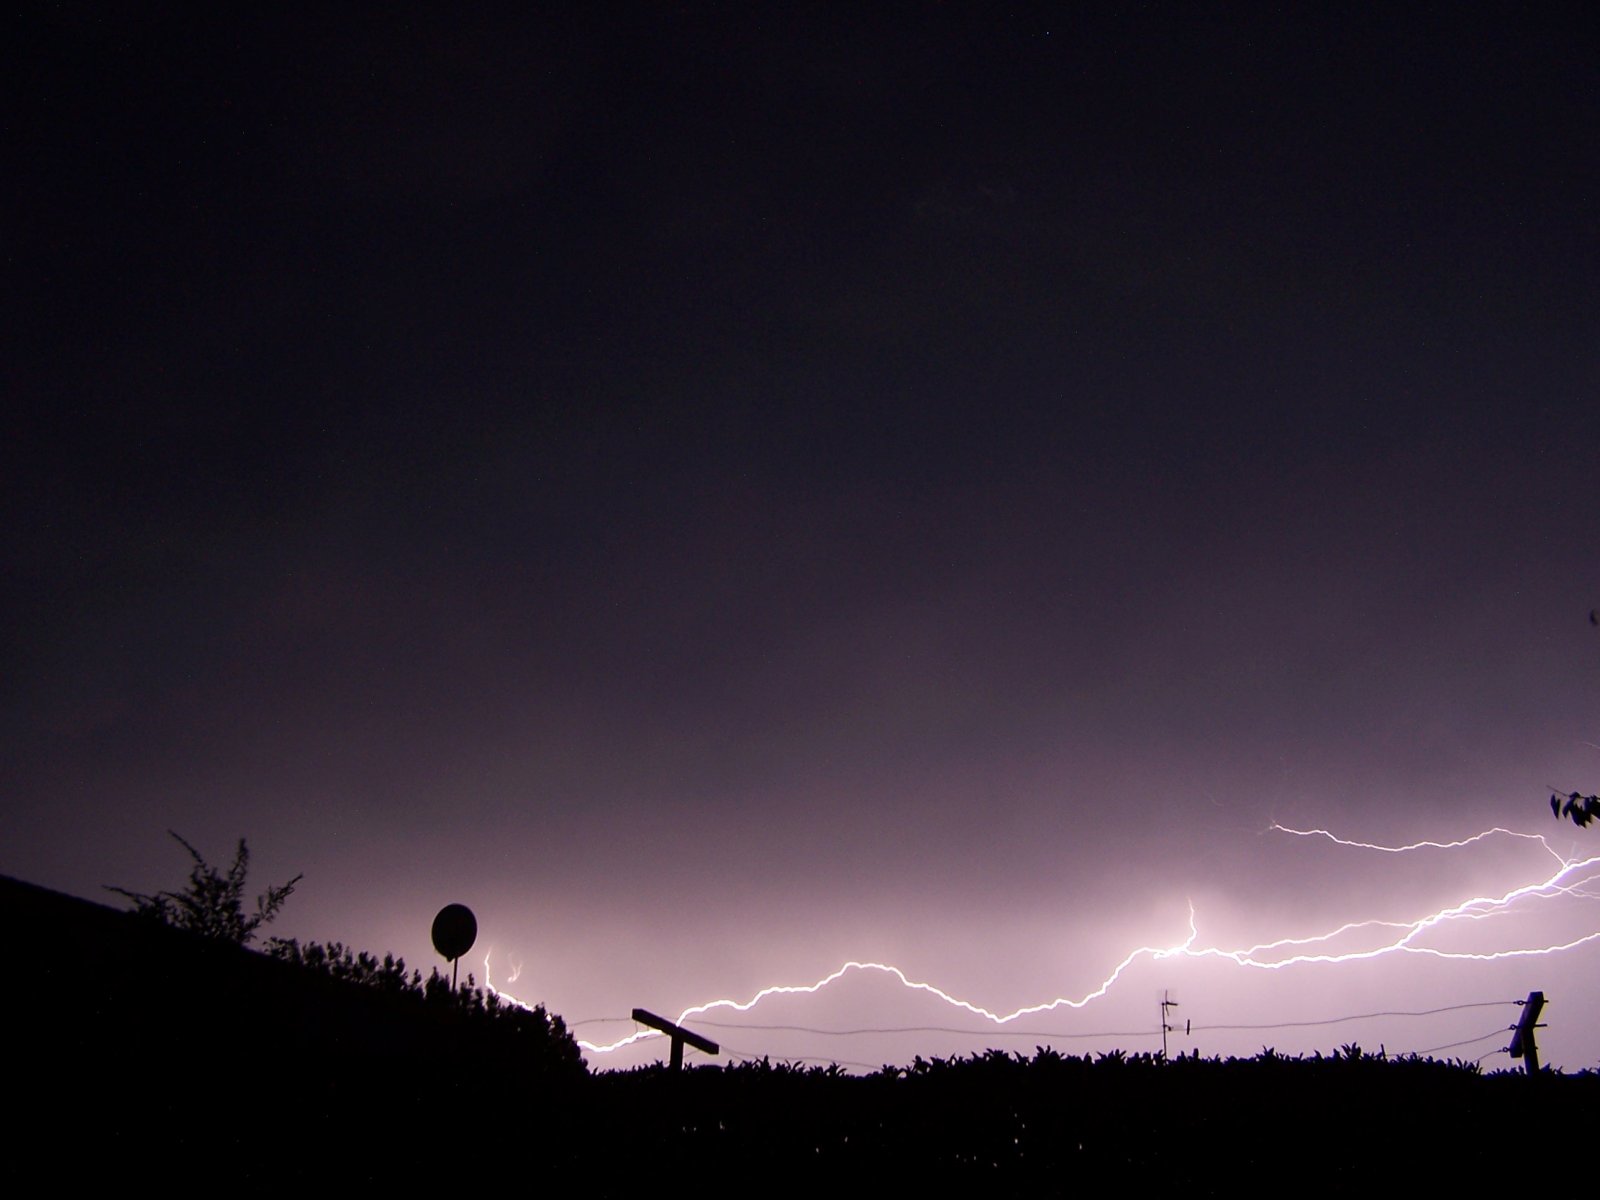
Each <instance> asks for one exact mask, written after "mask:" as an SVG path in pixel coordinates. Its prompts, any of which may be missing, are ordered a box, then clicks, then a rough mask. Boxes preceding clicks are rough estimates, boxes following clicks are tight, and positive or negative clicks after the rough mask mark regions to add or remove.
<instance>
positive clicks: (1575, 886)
mask: <svg viewBox="0 0 1600 1200" xmlns="http://www.w3.org/2000/svg"><path fill="white" fill-rule="evenodd" d="M1272 829H1274V830H1276V831H1278V832H1281V833H1288V834H1293V835H1295V836H1297V837H1323V838H1326V839H1328V840H1329V841H1332V842H1335V843H1337V844H1338V845H1341V846H1348V847H1352V848H1354V849H1360V850H1375V851H1379V852H1382V853H1386V854H1401V853H1406V852H1410V851H1420V850H1454V849H1459V848H1461V847H1464V846H1470V845H1472V844H1474V843H1476V842H1481V841H1483V840H1485V839H1486V838H1489V837H1493V836H1496V835H1503V836H1507V837H1514V838H1523V839H1526V840H1529V841H1536V842H1538V843H1539V844H1540V845H1541V846H1542V847H1543V848H1544V849H1545V850H1546V851H1547V852H1548V853H1549V854H1550V855H1551V856H1552V857H1554V858H1555V859H1556V861H1557V863H1559V864H1560V866H1559V869H1558V870H1557V871H1556V872H1555V873H1554V874H1553V875H1551V876H1549V877H1548V878H1546V879H1543V880H1541V881H1539V882H1536V883H1531V884H1526V885H1524V886H1522V887H1517V888H1512V889H1510V890H1509V891H1506V892H1504V893H1502V894H1500V895H1497V896H1474V897H1472V898H1470V899H1467V900H1463V901H1461V902H1460V903H1458V904H1454V905H1451V906H1449V907H1447V908H1443V909H1439V910H1438V911H1436V912H1433V913H1429V914H1428V915H1426V916H1424V917H1420V918H1416V919H1414V920H1409V921H1395V920H1386V919H1377V918H1374V919H1370V920H1366V921H1351V922H1346V923H1345V924H1343V925H1340V926H1338V927H1337V928H1336V929H1333V930H1331V931H1329V932H1327V933H1321V934H1315V935H1312V936H1309V937H1301V938H1280V939H1278V940H1277V941H1272V942H1262V943H1258V944H1257V945H1254V946H1250V947H1246V948H1244V949H1233V950H1229V949H1224V948H1222V947H1219V946H1208V947H1198V948H1197V947H1196V945H1195V943H1196V941H1197V940H1198V939H1199V929H1198V925H1197V922H1196V917H1195V911H1194V906H1193V904H1191V905H1190V906H1189V934H1188V936H1187V937H1186V938H1184V939H1183V940H1182V941H1180V942H1178V943H1176V944H1174V945H1171V946H1141V947H1139V948H1138V949H1137V950H1133V951H1131V952H1129V954H1128V955H1127V956H1126V957H1125V958H1124V959H1123V960H1122V961H1121V962H1120V963H1118V964H1117V965H1116V967H1115V968H1114V969H1113V970H1112V971H1111V973H1110V974H1109V975H1107V976H1106V977H1105V979H1104V980H1102V981H1101V983H1100V984H1099V985H1098V986H1097V987H1095V988H1093V989H1092V990H1091V991H1089V992H1087V993H1085V994H1084V995H1082V996H1080V997H1078V998H1077V999H1072V998H1070V997H1065V996H1058V997H1056V998H1055V999H1053V1000H1049V1001H1046V1002H1044V1003H1041V1004H1031V1005H1026V1006H1024V1007H1022V1008H1018V1009H1015V1010H1013V1011H1012V1012H1008V1013H997V1012H993V1011H991V1010H990V1009H987V1008H985V1007H983V1006H982V1005H979V1004H975V1003H973V1002H972V1001H970V1000H964V999H962V998H960V997H958V996H954V995H952V994H950V993H949V992H946V991H945V990H943V989H942V988H939V987H937V986H935V985H934V984H932V983H928V982H925V981H923V980H916V979H912V978H911V977H909V976H908V975H907V974H906V973H905V972H904V971H902V970H901V969H900V968H899V967H896V966H894V965H892V964H889V963H880V962H859V961H854V960H852V961H850V962H847V963H845V964H844V965H843V966H841V967H839V968H838V969H837V970H835V971H834V972H832V973H831V974H829V975H825V976H823V977H822V978H821V979H818V980H816V981H815V982H814V983H807V984H774V985H771V986H769V987H764V988H762V989H761V990H759V991H757V992H756V993H755V994H754V995H752V996H750V997H749V999H746V1000H735V999H719V1000H710V1001H707V1002H706V1003H703V1004H697V1005H693V1006H691V1007H689V1008H686V1009H684V1010H683V1012H682V1013H680V1014H679V1016H678V1021H677V1023H678V1024H683V1023H684V1022H685V1021H686V1020H688V1019H689V1018H691V1017H695V1016H701V1015H703V1014H705V1013H708V1012H712V1011H714V1010H717V1009H729V1010H732V1011H734V1012H749V1011H750V1010H751V1009H753V1008H754V1007H755V1006H756V1005H758V1004H760V1003H761V1002H762V1001H763V1000H766V999H767V998H769V997H771V996H794V995H813V994H815V993H817V992H820V991H822V990H823V989H824V988H827V987H829V986H830V985H832V984H834V983H836V982H838V981H839V980H841V979H843V978H844V977H845V976H847V975H850V974H852V973H858V972H876V973H880V974H884V975H889V976H891V977H893V978H894V979H895V980H897V981H898V982H899V983H900V985H901V986H902V987H904V988H906V989H907V990H910V991H916V992H925V993H927V994H929V995H931V996H934V997H936V998H938V999H939V1000H942V1001H943V1002H944V1003H946V1004H948V1005H950V1006H951V1007H953V1008H957V1009H960V1010H962V1011H964V1012H967V1013H970V1014H972V1015H973V1016H976V1017H981V1018H983V1019H984V1020H986V1021H989V1022H991V1023H992V1024H995V1025H1006V1024H1009V1023H1010V1022H1012V1021H1015V1020H1017V1019H1018V1018H1019V1017H1024V1016H1034V1015H1037V1014H1040V1013H1047V1012H1052V1011H1055V1010H1057V1009H1061V1008H1071V1009H1081V1008H1083V1007H1085V1006H1086V1005H1088V1004H1090V1003H1092V1002H1093V1001H1095V1000H1098V999H1100V998H1101V997H1103V996H1104V995H1106V993H1107V992H1109V991H1110V990H1111V988H1112V987H1113V985H1115V984H1116V982H1117V980H1118V979H1119V978H1121V976H1122V975H1123V973H1124V972H1125V971H1127V969H1128V968H1129V967H1130V966H1132V965H1133V964H1134V963H1135V962H1137V961H1138V960H1140V959H1142V958H1149V959H1151V960H1152V961H1160V960H1163V959H1171V958H1197V959H1204V958H1213V959H1225V960H1227V961H1229V962H1232V963H1235V964H1236V965H1238V966H1241V967H1251V968H1255V969H1257V970H1267V971H1278V970H1282V969H1283V968H1285V967H1291V966H1300V965H1307V964H1313V963H1315V964H1325V963H1346V962H1359V961H1364V960H1369V959H1375V958H1380V957H1383V956H1385V955H1390V954H1417V955H1425V956H1429V957H1434V958H1444V959H1460V960H1469V961H1479V962H1488V961H1495V960H1500V959H1512V958H1523V957H1530V956H1537V955H1549V954H1557V953H1561V952H1563V951H1567V950H1572V949H1575V948H1577V947H1579V946H1583V945H1586V944H1589V943H1592V942H1596V941H1600V930H1596V931H1595V932H1592V933H1588V934H1584V935H1582V936H1579V937H1575V938H1572V939H1570V940H1568V941H1565V942H1561V943H1557V944H1552V945H1545V946H1530V947H1515V948H1511V949H1504V950H1493V951H1465V950H1444V949H1440V948H1437V947H1434V946H1426V945H1418V944H1417V941H1418V939H1419V938H1421V937H1422V936H1423V935H1425V934H1427V933H1428V932H1430V931H1433V930H1437V929H1439V928H1441V927H1443V926H1445V925H1447V924H1449V923H1451V922H1456V921H1479V920H1483V919H1485V918H1487V917H1491V916H1500V915H1505V914H1506V913H1508V912H1509V911H1510V910H1511V907H1512V906H1513V905H1515V904H1517V903H1518V902H1520V901H1523V900H1547V899H1555V898H1559V897H1563V896H1565V897H1579V898H1585V899H1592V898H1594V893H1592V892H1589V891H1585V890H1584V887H1585V885H1589V884H1592V883H1594V882H1596V881H1597V880H1600V856H1596V857H1593V858H1587V859H1582V860H1574V861H1568V860H1566V859H1563V858H1562V857H1561V856H1560V855H1559V854H1557V853H1556V852H1555V851H1554V850H1553V849H1552V848H1551V847H1550V844H1549V843H1548V842H1546V841H1545V839H1544V838H1543V837H1541V836H1539V835H1538V834H1531V833H1518V832H1516V831H1515V830H1510V829H1502V828H1498V827H1496V828H1494V829H1488V830H1485V831H1484V832H1482V833H1478V834H1474V835H1473V836H1472V837H1469V838H1463V839H1461V840H1460V841H1455V842H1416V843H1413V844H1412V845H1408V846H1384V845H1378V844H1376V843H1371V842H1356V841H1350V840H1347V839H1345V838H1340V837H1337V836H1335V835H1334V834H1332V833H1330V832H1328V831H1327V830H1325V829H1289V828H1287V827H1285V826H1282V825H1277V824H1274V825H1273V826H1272ZM1374 929H1385V930H1390V931H1392V932H1397V933H1398V936H1393V937H1391V938H1390V939H1389V940H1388V941H1385V942H1383V943H1382V944H1380V945H1377V946H1371V947H1368V948H1366V949H1363V950H1346V951H1338V952H1334V951H1323V952H1316V953H1291V954H1288V955H1286V956H1283V957H1277V956H1274V955H1273V954H1272V952H1273V951H1277V950H1283V949H1288V948H1294V949H1296V950H1299V949H1301V948H1305V947H1313V946H1326V945H1327V944H1328V943H1330V942H1333V941H1334V940H1335V939H1337V938H1340V937H1341V936H1343V935H1346V934H1350V933H1354V932H1357V931H1366V930H1374ZM484 969H485V973H487V970H488V960H487V958H485V961H484ZM660 1036H661V1035H660V1034H659V1033H657V1032H656V1031H654V1030H639V1031H638V1032H635V1033H633V1034H631V1035H629V1036H628V1037H625V1038H621V1039H619V1040H617V1041H614V1042H608V1043H603V1044H601V1043H594V1042H587V1041H579V1043H578V1045H579V1046H580V1047H582V1048H583V1049H584V1050H586V1051H588V1052H589V1053H591V1054H609V1053H612V1052H614V1051H616V1050H620V1049H622V1048H623V1047H624V1046H629V1045H632V1044H633V1043H634V1042H638V1041H642V1040H644V1039H646V1038H651V1037H660Z"/></svg>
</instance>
